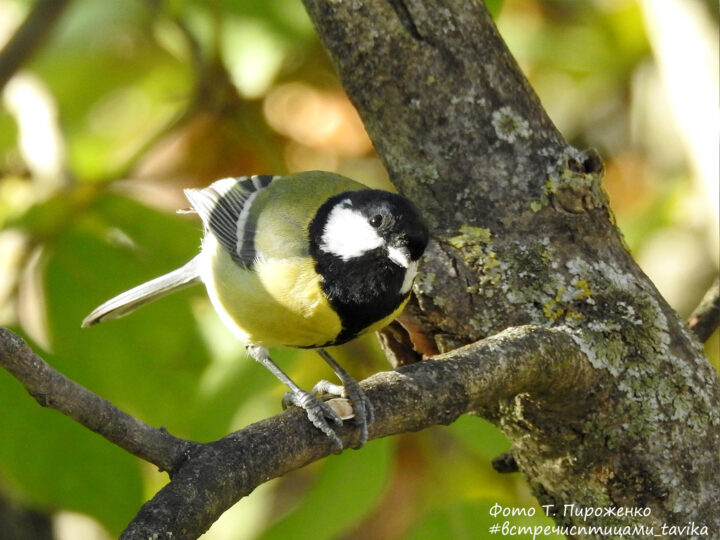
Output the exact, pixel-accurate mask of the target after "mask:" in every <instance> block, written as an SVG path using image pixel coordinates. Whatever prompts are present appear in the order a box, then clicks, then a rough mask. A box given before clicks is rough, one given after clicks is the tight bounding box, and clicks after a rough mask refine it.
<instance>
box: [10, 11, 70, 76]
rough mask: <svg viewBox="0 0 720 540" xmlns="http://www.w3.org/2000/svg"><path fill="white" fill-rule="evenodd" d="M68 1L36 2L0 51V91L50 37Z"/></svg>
mask: <svg viewBox="0 0 720 540" xmlns="http://www.w3.org/2000/svg"><path fill="white" fill-rule="evenodd" d="M69 3H70V0H38V1H37V2H35V5H34V6H33V8H32V10H31V11H30V14H29V15H28V16H27V18H26V19H25V21H23V23H22V24H21V25H20V27H19V28H18V29H17V31H16V32H15V34H14V35H13V37H12V38H10V41H8V42H7V43H6V44H5V47H3V48H2V50H0V90H2V89H3V87H4V86H5V84H6V83H7V82H8V81H9V80H10V77H12V76H13V75H14V74H15V72H16V71H17V70H18V69H20V67H21V66H22V65H23V64H24V63H25V62H27V61H28V59H29V58H30V57H31V56H32V55H33V53H34V52H35V51H36V50H38V49H39V48H40V47H41V46H42V44H43V43H45V41H46V40H47V39H48V37H49V36H50V33H51V31H52V30H53V28H55V24H56V23H57V22H58V20H60V16H61V15H62V13H63V11H64V10H65V8H66V7H67V6H68V5H69Z"/></svg>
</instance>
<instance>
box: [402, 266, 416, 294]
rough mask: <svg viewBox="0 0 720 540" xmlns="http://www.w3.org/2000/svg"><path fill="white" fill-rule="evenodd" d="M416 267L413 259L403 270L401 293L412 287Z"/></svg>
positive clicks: (405, 292)
mask: <svg viewBox="0 0 720 540" xmlns="http://www.w3.org/2000/svg"><path fill="white" fill-rule="evenodd" d="M417 268H418V263H417V261H413V262H411V263H410V264H409V265H408V268H407V270H405V279H403V282H402V286H401V287H400V294H401V295H403V296H405V295H406V294H407V293H408V292H409V291H410V287H412V284H413V280H414V279H415V275H416V274H417Z"/></svg>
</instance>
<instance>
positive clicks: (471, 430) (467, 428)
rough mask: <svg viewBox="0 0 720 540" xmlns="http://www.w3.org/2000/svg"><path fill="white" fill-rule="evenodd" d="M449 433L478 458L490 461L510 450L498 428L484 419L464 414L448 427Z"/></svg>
mask: <svg viewBox="0 0 720 540" xmlns="http://www.w3.org/2000/svg"><path fill="white" fill-rule="evenodd" d="M448 429H449V430H450V432H451V433H452V434H453V435H455V436H456V437H457V438H458V439H460V440H461V441H462V442H463V444H465V445H466V446H467V447H468V448H470V449H471V450H472V451H473V452H475V453H477V454H478V455H480V456H483V457H486V458H489V459H492V458H495V457H497V456H499V455H500V454H502V453H504V452H507V451H508V450H509V449H510V443H509V442H508V440H507V439H506V438H505V435H503V434H502V433H501V432H500V430H499V429H498V428H496V427H495V426H493V425H492V424H491V423H490V422H488V421H487V420H485V419H484V418H480V417H478V416H472V415H469V414H464V415H462V416H461V417H460V418H458V419H457V420H456V421H455V422H453V423H452V424H450V426H448Z"/></svg>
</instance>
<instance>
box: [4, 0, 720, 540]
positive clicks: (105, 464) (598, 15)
mask: <svg viewBox="0 0 720 540" xmlns="http://www.w3.org/2000/svg"><path fill="white" fill-rule="evenodd" d="M486 4H487V5H488V7H489V8H490V10H491V12H492V14H493V16H494V17H495V18H496V20H497V22H498V25H499V28H500V31H501V33H502V34H503V36H504V37H505V39H506V40H507V41H508V44H509V46H510V48H511V50H512V51H513V53H514V54H515V55H516V56H517V57H518V59H519V61H520V63H521V65H522V67H523V69H524V70H525V71H526V73H527V74H528V76H529V77H530V79H531V82H532V84H533V85H534V87H535V88H536V89H537V91H538V93H539V95H540V97H541V99H542V101H543V103H544V104H545V105H546V107H547V108H548V110H549V112H550V114H551V116H552V118H553V119H554V120H555V121H556V122H557V124H558V126H559V127H560V128H561V130H562V131H563V132H564V133H565V135H566V136H567V137H568V139H569V140H570V142H571V143H573V144H575V145H577V146H582V147H584V146H596V147H598V148H599V149H600V151H601V153H603V154H604V156H605V157H606V158H607V163H606V166H607V178H606V186H607V189H608V190H609V191H610V195H611V198H612V202H613V207H614V209H615V212H616V214H617V217H618V221H619V223H620V225H621V228H622V229H623V231H624V233H625V235H626V238H627V240H628V242H629V244H630V246H631V247H632V249H633V251H634V252H635V253H636V254H638V256H639V257H640V259H641V262H643V260H644V259H643V252H644V250H646V248H647V246H649V245H651V244H652V242H653V239H657V238H658V235H659V234H664V233H666V232H667V231H668V230H672V231H675V232H676V233H677V234H680V237H679V239H676V241H677V242H681V243H683V242H684V243H685V244H687V243H691V244H692V246H694V247H693V249H694V250H695V251H693V254H692V257H694V259H691V260H690V262H693V261H696V260H697V261H700V262H699V263H698V264H697V265H695V266H692V267H691V268H686V269H685V272H686V273H685V274H676V275H675V278H674V279H675V280H676V283H675V285H676V286H677V287H678V288H679V290H680V291H681V294H679V295H678V294H676V293H675V292H669V293H667V294H668V297H669V298H671V300H672V299H673V298H681V300H682V301H677V302H675V303H674V305H675V307H676V308H678V309H679V310H680V311H681V313H682V314H683V315H686V314H687V313H688V310H689V309H691V308H692V307H693V305H694V304H695V303H696V302H697V300H699V298H700V296H701V295H702V292H703V290H704V287H705V286H706V284H707V282H708V281H709V279H710V277H711V276H712V275H713V274H714V273H716V272H717V255H716V251H714V250H715V249H716V247H717V246H715V247H713V245H712V243H713V238H714V237H713V232H712V228H713V227H715V225H714V222H713V218H712V216H711V219H710V220H709V221H708V220H700V219H697V215H698V214H699V211H696V210H697V209H698V206H697V205H698V195H697V193H698V191H697V182H696V177H695V175H694V172H693V169H692V167H691V164H690V162H691V160H690V158H689V157H688V155H687V153H686V152H684V151H682V149H678V148H674V149H673V151H672V152H667V151H666V149H667V146H666V139H667V137H670V138H672V137H673V135H672V133H673V132H672V130H673V129H674V125H673V124H672V122H670V121H667V122H663V123H662V125H664V126H665V128H666V129H668V130H670V134H669V135H666V137H665V138H661V137H658V136H657V135H658V134H657V132H655V131H653V130H656V128H657V123H652V122H648V121H647V117H648V115H649V116H651V117H652V115H657V114H659V113H658V110H660V109H662V107H663V105H662V103H664V102H662V101H659V103H660V105H659V107H660V109H657V108H655V109H648V106H647V102H648V101H653V100H654V99H655V98H656V97H657V96H656V94H657V92H658V90H657V86H658V85H660V82H659V80H658V77H657V76H655V75H653V74H654V73H655V71H653V70H654V69H655V62H656V59H655V58H654V57H653V51H652V47H651V43H650V40H649V38H648V35H647V32H646V17H645V12H643V10H642V9H641V6H640V4H638V3H636V2H635V1H631V0H595V1H589V0H583V1H579V0H578V1H569V0H564V1H563V0H552V1H551V0H546V1H540V0H506V1H502V0H493V1H490V0H486ZM32 5H33V4H32V2H29V1H22V0H0V21H6V22H5V23H3V24H0V43H2V41H4V40H5V39H7V38H8V37H9V36H10V35H11V33H12V31H13V29H14V28H15V26H17V24H19V22H20V21H21V20H22V18H23V17H24V16H25V15H26V13H27V12H28V10H29V9H31V8H32ZM698 5H700V6H703V7H702V9H703V10H704V11H703V13H704V17H705V18H707V19H709V20H711V21H713V24H714V25H715V26H717V24H716V23H717V12H716V11H714V10H712V9H708V7H707V5H706V4H698ZM0 54H1V53H0ZM648 81H649V82H648ZM651 83H652V84H651ZM653 85H654V86H653ZM651 98H652V99H651ZM2 103H3V106H2V107H0V228H2V230H0V254H1V255H2V256H0V324H4V325H7V326H10V327H11V328H13V329H14V330H16V331H18V332H20V333H21V334H22V335H23V336H24V337H26V338H27V339H28V341H29V342H30V343H31V344H32V345H33V347H34V348H35V349H36V350H37V351H38V352H40V353H41V354H42V355H43V357H44V358H46V359H47V360H48V361H49V362H50V363H51V364H52V365H53V366H54V367H56V368H57V369H59V370H60V371H61V372H63V373H64V374H66V375H67V376H69V377H71V378H73V379H74V380H76V381H78V382H80V383H81V384H83V385H85V386H87V387H88V388H90V389H91V390H93V391H95V392H97V393H98V394H100V395H102V396H103V397H105V398H107V399H109V400H110V401H112V402H113V403H115V404H116V405H118V406H120V407H121V408H123V409H124V410H126V411H128V412H130V413H131V414H134V415H136V416H138V417H139V418H141V419H142V420H144V421H146V422H148V423H150V424H153V425H157V426H160V425H164V426H166V427H167V428H168V429H169V431H171V432H172V433H174V434H177V435H179V436H182V437H188V438H192V439H196V440H201V441H207V440H213V439H216V438H219V437H222V436H223V435H225V434H226V433H228V432H229V431H231V430H233V429H239V428H241V427H242V426H244V425H247V424H248V423H249V422H252V421H255V420H258V419H260V418H263V417H266V416H268V415H271V414H273V413H274V412H276V411H278V410H279V399H280V396H281V394H282V392H283V389H282V388H281V387H280V386H279V385H278V383H277V382H276V381H275V380H274V379H273V378H272V377H271V376H270V375H269V374H267V373H265V372H264V370H263V369H262V368H261V367H260V366H258V365H256V364H255V363H253V362H250V361H249V360H247V359H246V358H245V357H244V354H243V352H242V347H241V345H240V344H239V343H237V342H236V341H235V340H234V339H233V338H232V337H231V336H230V335H229V333H228V332H227V331H226V330H225V329H224V328H223V327H222V326H221V325H220V323H219V322H218V319H217V317H216V316H215V315H214V313H213V312H212V309H211V308H210V306H209V303H208V301H207V299H206V297H205V295H204V292H203V290H202V289H201V288H195V289H189V290H187V291H184V292H182V293H180V294H176V295H173V296H171V297H168V298H166V299H163V300H162V301H160V302H157V303H154V304H152V305H149V306H147V307H145V308H143V309H142V310H140V311H138V312H137V313H135V314H133V315H132V316H131V317H128V318H125V319H122V320H120V321H115V322H111V323H107V324H103V325H100V326H98V327H94V328H92V329H90V330H80V326H79V325H80V321H81V320H82V318H83V317H84V316H85V315H86V314H87V313H88V312H89V311H90V310H91V309H92V308H93V307H95V306H96V305H98V304H99V303H100V302H102V301H104V300H106V299H107V298H109V297H111V296H112V295H114V294H117V293H119V292H121V291H123V290H126V289H127V288H129V287H131V286H133V285H136V284H138V283H140V282H142V281H144V280H147V279H149V278H151V277H155V276H156V275H159V274H161V273H163V272H166V271H168V270H170V269H172V268H175V267H177V266H179V265H180V264H182V263H183V262H184V261H186V260H188V259H189V258H190V257H191V256H192V255H193V254H194V253H195V252H196V251H197V248H198V246H199V241H200V227H199V225H198V224H197V222H196V221H195V220H193V219H188V218H187V217H185V216H177V215H174V214H173V211H174V209H176V208H182V207H183V206H185V205H186V202H184V200H183V198H182V195H181V189H182V188H184V187H189V186H193V185H206V184H207V183H209V182H211V181H212V180H215V179H217V178H218V177H221V176H226V175H243V174H253V173H268V172H270V173H282V172H286V171H293V170H299V169H311V168H323V169H330V170H337V171H339V172H342V173H344V174H348V175H350V176H353V177H355V178H357V179H359V180H361V181H364V182H366V183H369V184H371V185H376V186H383V185H387V179H386V177H385V174H384V172H383V170H382V167H381V166H380V164H379V162H378V160H377V158H376V157H375V156H374V155H373V154H372V150H371V146H370V143H369V141H367V137H366V135H365V133H364V130H363V129H362V126H361V124H360V122H359V120H358V118H357V116H356V114H355V113H354V111H353V109H352V107H350V106H349V104H348V102H347V100H346V98H345V96H344V93H343V91H342V89H341V88H340V86H339V83H338V82H337V79H336V78H335V75H334V73H333V71H332V68H331V66H330V64H329V62H328V60H327V58H326V56H325V55H324V54H323V53H322V50H321V46H320V44H319V43H318V41H317V38H316V37H315V35H314V33H313V30H312V25H311V23H310V21H309V20H308V18H307V15H306V14H305V13H304V11H303V8H302V4H301V3H300V1H299V0H273V1H272V2H267V1H265V0H215V1H210V2H207V1H200V0H168V1H164V2H163V1H160V0H146V1H143V0H134V1H127V2H121V3H120V2H104V1H102V0H76V1H75V2H74V3H72V4H70V7H69V8H68V9H67V10H66V12H65V13H64V14H63V17H62V19H61V21H60V24H59V26H58V27H57V29H56V31H55V32H54V34H53V35H52V36H51V39H50V40H49V41H48V42H47V43H46V44H45V46H44V47H42V49H41V50H40V51H39V53H38V54H37V55H36V56H35V57H34V58H33V59H32V61H31V62H29V63H28V64H27V65H26V66H25V67H24V70H23V71H22V72H20V73H18V75H17V76H16V77H15V78H14V79H13V80H11V81H10V83H9V84H8V86H7V87H6V88H5V90H4V92H3V102H2ZM653 103H654V101H653ZM714 106H716V104H715V105H714ZM33 149H34V151H33ZM714 219H717V217H716V216H715V217H714ZM708 224H709V225H708ZM708 231H709V232H708ZM688 238H689V239H690V240H688ZM708 245H709V246H710V247H708ZM673 246H674V244H673ZM673 246H668V249H669V250H672V249H674V247H673ZM658 253H660V255H658ZM671 253H672V252H670V253H664V254H663V252H662V251H660V252H658V251H657V250H655V251H653V254H654V255H652V257H658V256H660V257H661V258H662V257H663V256H665V257H668V258H670V257H672V255H671ZM648 257H649V258H646V259H645V262H646V263H647V264H648V267H647V268H648V269H651V268H653V265H657V264H658V262H657V261H656V260H654V259H652V257H650V256H648ZM665 262H666V261H665ZM665 262H663V261H661V262H660V263H659V264H661V266H662V265H663V264H665ZM685 262H688V259H685ZM648 271H650V270H648ZM652 275H653V274H652V272H651V276H652ZM670 281H671V283H672V280H670ZM664 292H665V290H664ZM673 295H675V296H673ZM713 340H714V341H713ZM713 340H711V342H710V345H708V354H709V355H710V356H711V359H712V360H713V362H714V363H715V365H716V366H717V365H718V356H717V352H716V351H717V347H718V338H717V333H716V335H715V337H714V338H713ZM275 354H276V355H277V357H278V359H279V361H280V363H281V364H282V365H283V366H284V367H285V368H286V369H287V371H288V372H289V373H290V374H291V376H293V377H294V378H295V379H296V380H297V381H298V382H299V383H301V384H302V385H303V386H305V387H310V386H312V384H313V383H314V382H315V381H316V380H317V379H318V378H321V377H327V376H328V375H329V374H328V373H327V370H325V368H324V367H323V366H322V363H321V362H319V361H318V360H317V359H316V358H315V357H314V356H313V355H312V354H310V353H307V352H293V351H277V352H276V353H275ZM338 354H339V355H340V357H341V360H342V362H343V363H344V364H345V365H348V366H349V368H350V370H351V371H352V372H353V373H354V374H355V375H356V376H358V377H364V376H367V375H369V374H370V373H372V372H374V371H377V370H379V369H385V368H386V367H387V366H386V365H385V364H384V362H383V360H382V359H381V357H380V355H379V352H378V347H377V344H376V343H375V342H374V340H373V338H372V337H370V338H367V339H362V340H359V341H358V342H357V343H353V344H351V345H348V346H347V347H345V348H343V349H342V350H340V351H338ZM359 359H361V360H359ZM0 410H1V411H2V414H0V433H3V438H2V444H0V491H2V492H3V493H4V494H5V496H10V497H12V498H14V499H17V500H20V501H22V502H23V503H25V504H27V505H30V506H33V507H37V508H41V509H45V510H47V511H51V512H52V511H72V512H79V513H83V514H87V515H89V516H91V517H92V518H94V519H96V520H98V521H99V522H100V523H101V524H102V525H103V527H104V528H105V529H106V530H107V531H108V533H109V534H110V535H112V536H116V535H117V534H118V533H119V531H120V530H122V528H123V527H124V526H125V525H126V524H127V522H128V521H129V520H130V518H131V517H132V516H133V515H134V513H135V512H136V511H137V509H138V508H139V506H140V505H141V504H142V502H143V501H144V500H145V499H146V498H148V497H150V496H152V494H153V493H154V491H155V490H156V489H157V488H158V487H159V486H160V485H162V482H164V481H165V480H164V478H163V477H162V475H159V474H158V473H156V472H153V471H152V470H150V468H148V467H147V466H145V465H143V464H141V463H140V462H139V461H138V460H136V459H135V458H133V457H131V456H129V455H127V454H126V453H125V452H123V451H121V450H119V449H117V448H115V447H114V446H112V445H111V444H109V443H106V442H105V441H104V440H103V439H101V438H99V437H98V436H96V435H95V434H92V433H90V432H88V431H86V430H85V429H83V428H81V427H79V426H78V425H76V424H75V423H74V422H72V421H70V420H68V419H66V418H64V417H62V416H60V415H59V414H57V413H55V412H52V411H48V410H45V409H41V408H40V407H38V406H37V404H36V403H35V402H34V401H33V400H32V398H30V397H29V396H28V395H27V394H26V393H25V392H24V391H23V390H22V389H21V387H20V385H19V384H18V383H17V382H16V381H15V380H13V379H12V378H11V377H10V376H9V375H8V374H6V373H5V372H0ZM505 450H507V442H506V441H505V439H504V437H503V436H502V435H501V434H500V433H499V432H498V431H497V430H496V429H495V428H494V427H493V426H491V425H490V424H488V423H486V422H484V421H482V420H480V419H477V418H472V417H466V418H462V419H460V420H459V421H458V422H456V423H455V424H453V425H452V426H449V427H447V428H436V429H430V430H427V431H425V432H423V433H418V434H408V435H403V436H401V437H396V438H393V439H388V440H380V441H373V442H371V443H370V444H368V445H367V446H366V447H365V448H364V449H363V450H362V451H361V452H346V453H344V454H343V455H341V456H333V457H331V458H328V459H327V460H324V461H323V462H321V463H316V464H313V465H312V466H309V467H307V468H305V469H303V470H301V471H296V472H295V473H292V474H290V475H287V476H286V477H284V478H282V479H278V480H274V481H272V482H270V483H268V484H267V485H265V486H262V487H261V488H259V489H258V490H256V492H255V493H253V494H252V495H251V496H250V497H249V498H248V499H246V500H244V501H242V502H241V503H240V504H239V505H236V507H235V508H233V509H231V510H230V511H229V512H227V513H226V515H225V516H223V518H222V519H221V520H220V521H219V522H218V523H217V524H216V525H215V526H214V527H213V528H212V530H211V531H210V532H209V533H208V535H207V538H209V539H238V538H250V537H255V538H268V539H269V538H281V537H282V538H287V537H292V538H367V537H375V538H408V539H434V538H445V537H447V536H448V535H450V536H451V537H452V538H458V539H463V538H468V539H470V538H479V537H483V535H484V531H486V530H487V528H488V527H489V526H490V525H491V524H492V523H494V522H495V521H496V520H495V518H492V517H491V516H490V515H489V508H490V507H492V505H494V504H495V503H500V504H502V505H506V506H515V507H519V508H531V507H536V504H537V503H536V502H535V500H534V499H533V498H532V497H531V495H530V494H529V491H528V488H527V486H526V485H525V483H524V481H523V480H522V479H521V478H519V476H518V475H499V474H497V473H495V472H494V471H493V470H492V468H491V467H490V464H489V463H490V460H491V459H492V458H493V457H495V456H497V455H499V454H501V453H502V452H504V451H505ZM538 513H539V514H541V513H542V512H541V511H540V510H539V509H538ZM511 521H513V522H514V523H516V524H535V523H545V524H549V523H550V521H549V520H548V519H546V518H538V517H535V518H532V519H530V520H529V521H528V518H512V519H511ZM1 528H2V524H0V529H1Z"/></svg>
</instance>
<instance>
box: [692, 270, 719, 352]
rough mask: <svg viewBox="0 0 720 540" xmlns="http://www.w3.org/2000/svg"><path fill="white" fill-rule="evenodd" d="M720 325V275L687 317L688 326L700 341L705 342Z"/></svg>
mask: <svg viewBox="0 0 720 540" xmlns="http://www.w3.org/2000/svg"><path fill="white" fill-rule="evenodd" d="M718 326H720V277H718V278H717V279H716V280H715V283H713V284H712V286H711V287H710V288H709V289H708V291H707V292H706V293H705V296H703V299H702V300H701V301H700V304H699V305H698V307H696V308H695V311H693V313H692V315H690V318H689V319H688V327H689V328H690V330H692V331H693V332H694V333H695V335H696V336H697V338H698V339H699V340H700V343H705V342H706V341H707V340H708V338H709V337H710V336H711V335H712V333H713V332H714V331H715V329H716V328H717V327H718Z"/></svg>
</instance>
